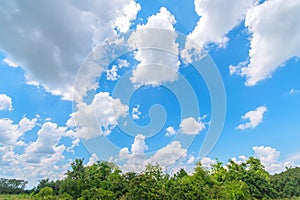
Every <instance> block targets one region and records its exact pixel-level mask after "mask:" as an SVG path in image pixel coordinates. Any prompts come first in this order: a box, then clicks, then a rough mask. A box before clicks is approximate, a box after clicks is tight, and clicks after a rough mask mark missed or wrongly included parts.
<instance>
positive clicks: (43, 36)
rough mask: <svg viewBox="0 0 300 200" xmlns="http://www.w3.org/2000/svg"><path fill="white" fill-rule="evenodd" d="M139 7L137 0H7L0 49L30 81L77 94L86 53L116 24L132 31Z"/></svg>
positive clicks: (55, 91) (1, 12)
mask: <svg viewBox="0 0 300 200" xmlns="http://www.w3.org/2000/svg"><path fill="white" fill-rule="evenodd" d="M139 10H140V5H139V4H137V3H136V2H135V1H133V0H111V1H105V0H99V1H91V2H85V1H76V2H74V1H64V2H60V1H47V2H45V1H43V2H26V3H24V2H22V1H16V0H12V1H7V2H2V3H1V5H0V15H1V16H2V17H1V19H0V26H1V27H6V28H5V29H3V30H1V32H0V49H1V50H2V51H3V52H4V53H5V54H6V55H7V58H6V59H5V61H7V63H8V64H9V65H11V66H18V65H19V66H21V67H22V68H23V69H25V71H26V78H27V80H28V83H35V84H36V85H41V86H43V87H44V88H45V89H46V90H48V91H50V92H51V93H52V94H55V95H62V96H63V97H64V98H65V99H71V98H72V87H73V82H74V79H75V76H76V73H77V70H78V68H79V66H80V63H81V62H82V61H83V59H84V57H85V56H87V54H88V53H89V52H90V50H91V49H92V48H93V47H94V46H95V45H96V44H98V43H99V42H101V41H103V40H104V39H105V38H106V37H108V36H112V35H114V34H115V31H114V29H115V28H116V29H117V30H119V31H120V32H126V31H127V30H128V29H129V27H130V25H131V21H132V20H134V19H135V18H136V15H137V12H138V11H139ZM53 13H55V16H54V15H53ZM58 30H59V31H58ZM29 48H30V51H29V50H28V49H29ZM86 84H87V83H86Z"/></svg>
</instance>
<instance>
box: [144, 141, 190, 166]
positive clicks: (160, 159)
mask: <svg viewBox="0 0 300 200" xmlns="http://www.w3.org/2000/svg"><path fill="white" fill-rule="evenodd" d="M186 156H187V150H186V149H184V148H183V147H182V145H181V143H180V142H179V141H173V142H172V143H170V144H168V145H167V146H165V147H163V148H161V149H159V150H158V151H157V152H156V153H155V154H154V155H153V156H152V157H151V158H149V159H148V160H147V161H146V163H158V164H159V165H160V166H161V167H162V168H165V167H171V166H172V165H174V164H175V163H176V162H177V161H178V160H181V159H184V158H186Z"/></svg>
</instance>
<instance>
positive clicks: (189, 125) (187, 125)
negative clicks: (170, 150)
mask: <svg viewBox="0 0 300 200" xmlns="http://www.w3.org/2000/svg"><path fill="white" fill-rule="evenodd" d="M204 129H205V123H203V122H202V121H201V120H198V121H197V120H196V119H195V118H193V117H188V118H185V119H183V120H182V121H181V123H180V131H181V133H183V134H186V135H197V134H199V133H200V132H201V131H202V130H204Z"/></svg>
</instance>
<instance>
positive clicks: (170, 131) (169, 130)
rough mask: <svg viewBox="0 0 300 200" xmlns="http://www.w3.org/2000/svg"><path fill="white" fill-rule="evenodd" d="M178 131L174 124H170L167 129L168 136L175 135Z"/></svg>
mask: <svg viewBox="0 0 300 200" xmlns="http://www.w3.org/2000/svg"><path fill="white" fill-rule="evenodd" d="M176 133H177V132H176V130H175V129H174V127H172V126H169V127H168V128H167V129H166V136H172V135H175V134H176Z"/></svg>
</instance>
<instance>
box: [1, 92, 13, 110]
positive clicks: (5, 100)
mask: <svg viewBox="0 0 300 200" xmlns="http://www.w3.org/2000/svg"><path fill="white" fill-rule="evenodd" d="M12 109H13V107H12V100H11V98H10V97H9V96H7V95H6V94H0V110H9V111H10V110H12Z"/></svg>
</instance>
